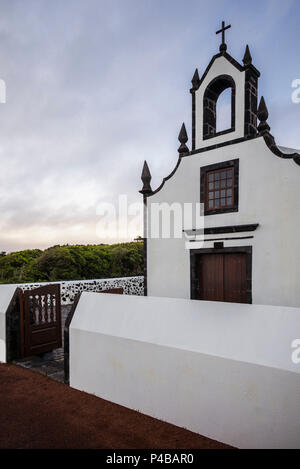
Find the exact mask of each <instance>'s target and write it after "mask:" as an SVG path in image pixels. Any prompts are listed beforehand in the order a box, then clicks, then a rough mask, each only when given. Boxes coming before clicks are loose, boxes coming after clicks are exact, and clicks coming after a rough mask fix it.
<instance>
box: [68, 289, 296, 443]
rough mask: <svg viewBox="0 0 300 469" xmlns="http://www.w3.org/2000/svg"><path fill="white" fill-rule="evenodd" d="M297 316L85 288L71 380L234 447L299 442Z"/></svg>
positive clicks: (75, 323) (73, 335)
mask: <svg viewBox="0 0 300 469" xmlns="http://www.w3.org/2000/svg"><path fill="white" fill-rule="evenodd" d="M299 314H300V311H299V309H294V308H285V307H273V306H256V305H237V304H225V303H223V304H222V303H214V302H200V301H191V300H182V299H170V298H153V297H151V298H150V297H137V296H135V297H134V296H118V295H97V294H93V293H83V294H82V296H81V298H80V301H79V303H78V306H77V308H76V311H75V315H74V317H73V320H72V323H71V327H70V385H71V386H72V387H74V388H76V389H79V390H82V391H85V392H88V393H90V394H95V395H96V396H99V397H101V398H103V399H106V400H109V401H111V402H115V403H118V404H121V405H124V406H126V407H129V408H131V409H134V410H138V411H140V412H143V413H145V414H147V415H150V416H153V417H155V418H158V419H161V420H164V421H167V422H170V423H173V424H175V425H178V426H180V427H184V428H187V429H189V430H192V431H194V432H197V433H200V434H201V435H204V436H207V437H209V438H213V439H215V440H218V441H221V442H224V443H227V444H231V445H233V446H236V447H239V448H300V404H299V392H300V365H296V364H295V363H293V360H292V353H293V351H294V349H293V348H292V343H293V342H294V341H295V339H296V338H297V330H299ZM295 334H296V335H295Z"/></svg>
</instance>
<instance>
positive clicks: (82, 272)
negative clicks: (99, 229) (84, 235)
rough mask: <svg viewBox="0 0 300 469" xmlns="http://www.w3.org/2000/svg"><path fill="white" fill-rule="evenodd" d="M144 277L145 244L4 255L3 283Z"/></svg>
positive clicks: (0, 271)
mask: <svg viewBox="0 0 300 469" xmlns="http://www.w3.org/2000/svg"><path fill="white" fill-rule="evenodd" d="M136 275H143V242H142V241H137V242H132V243H122V244H113V245H108V244H99V245H73V246H71V245H65V246H53V247H50V248H48V249H45V250H44V251H42V250H40V249H31V250H29V249H27V250H24V251H18V252H12V253H10V254H6V253H5V252H2V253H0V283H27V282H28V283H31V282H57V281H60V280H91V279H98V278H114V277H131V276H136Z"/></svg>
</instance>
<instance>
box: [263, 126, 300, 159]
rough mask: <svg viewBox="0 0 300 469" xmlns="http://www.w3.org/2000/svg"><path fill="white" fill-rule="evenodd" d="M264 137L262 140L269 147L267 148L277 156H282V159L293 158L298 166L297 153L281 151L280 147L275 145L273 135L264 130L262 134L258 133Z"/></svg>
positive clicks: (299, 156) (299, 155)
mask: <svg viewBox="0 0 300 469" xmlns="http://www.w3.org/2000/svg"><path fill="white" fill-rule="evenodd" d="M260 136H262V137H263V138H264V141H265V143H266V145H267V147H268V148H269V150H271V152H272V153H273V154H274V155H276V156H278V157H279V158H283V159H286V160H291V159H292V160H294V162H295V163H296V164H297V165H298V166H300V154H299V153H290V154H289V153H283V152H282V151H281V150H280V148H279V147H278V146H277V145H276V142H275V139H274V137H273V135H271V134H270V132H265V133H264V134H263V135H260Z"/></svg>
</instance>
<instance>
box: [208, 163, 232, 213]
mask: <svg viewBox="0 0 300 469" xmlns="http://www.w3.org/2000/svg"><path fill="white" fill-rule="evenodd" d="M239 164H240V160H239V159H236V160H230V161H223V162H221V163H217V164H212V165H209V166H202V168H200V203H201V204H204V216H209V215H220V214H223V213H232V212H238V211H239ZM226 168H233V169H234V182H233V194H234V203H233V206H232V207H230V208H220V209H213V210H209V209H206V208H205V197H206V193H205V191H206V174H207V173H208V172H209V171H217V170H221V169H226Z"/></svg>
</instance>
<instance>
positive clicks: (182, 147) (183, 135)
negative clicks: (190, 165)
mask: <svg viewBox="0 0 300 469" xmlns="http://www.w3.org/2000/svg"><path fill="white" fill-rule="evenodd" d="M178 140H179V142H180V143H181V145H180V147H179V148H178V153H179V154H180V155H184V154H186V153H189V151H190V150H189V149H188V147H187V146H186V143H187V141H188V135H187V132H186V128H185V125H184V123H183V124H182V127H181V130H180V132H179V136H178Z"/></svg>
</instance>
